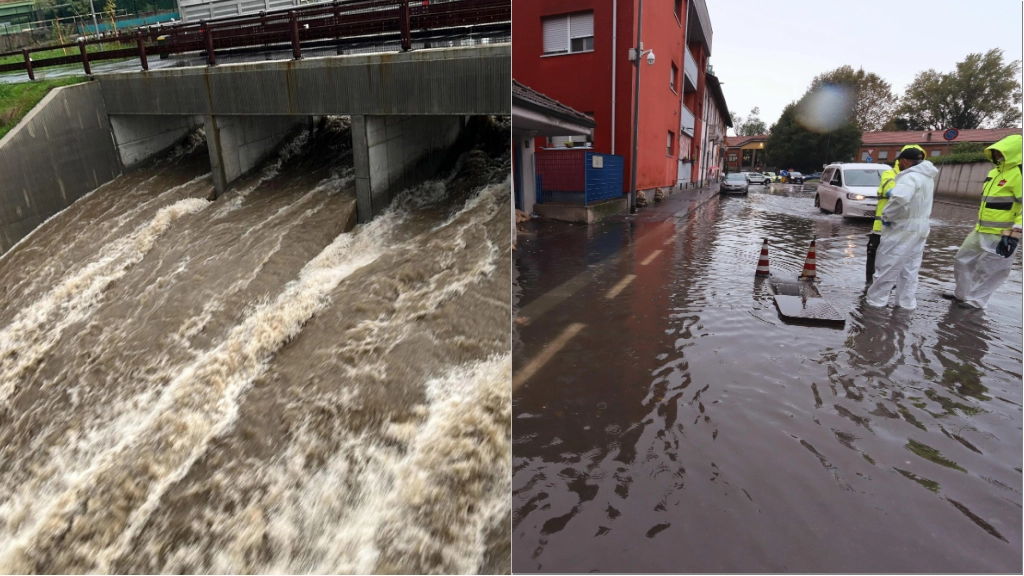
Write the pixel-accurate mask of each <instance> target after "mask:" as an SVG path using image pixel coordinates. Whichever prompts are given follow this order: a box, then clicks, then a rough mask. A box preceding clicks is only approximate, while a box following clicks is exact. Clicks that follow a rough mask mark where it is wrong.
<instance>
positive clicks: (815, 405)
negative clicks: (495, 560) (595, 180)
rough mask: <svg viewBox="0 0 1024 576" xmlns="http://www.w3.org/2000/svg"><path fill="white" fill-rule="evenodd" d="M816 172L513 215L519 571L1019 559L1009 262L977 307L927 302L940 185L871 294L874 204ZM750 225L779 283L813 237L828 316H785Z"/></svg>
mask: <svg viewBox="0 0 1024 576" xmlns="http://www.w3.org/2000/svg"><path fill="white" fill-rule="evenodd" d="M814 188H815V186H814V185H813V184H810V185H806V186H803V187H800V186H795V187H794V186H782V185H774V186H772V187H771V188H763V187H751V191H750V194H749V195H748V196H742V195H738V196H714V195H711V194H709V193H704V194H703V195H701V196H695V195H694V194H692V193H691V194H689V195H688V196H687V195H682V194H681V195H677V196H672V197H670V198H669V199H668V201H667V202H665V203H663V204H660V205H656V206H653V207H649V208H647V209H645V210H643V211H641V213H640V214H639V215H638V216H635V217H628V216H622V217H616V218H615V219H612V220H608V221H605V222H602V223H600V224H596V225H591V226H589V227H588V226H582V225H572V224H565V223H557V222H547V221H531V222H528V223H526V224H525V225H524V227H525V228H526V230H525V231H524V232H521V233H520V234H519V243H518V250H517V252H516V253H515V254H516V256H515V260H514V265H513V272H512V273H513V306H514V310H513V312H514V315H515V316H516V320H515V322H514V328H513V415H512V417H513V479H512V511H513V516H512V521H513V533H512V544H513V570H514V571H516V572H536V571H544V572H560V571H570V572H587V571H597V570H600V571H608V572H614V571H625V572H638V571H651V572H654V571H673V572H680V571H845V572H861V571H863V572H868V571H888V572H916V571H928V572H939V571H941V572H950V571H953V572H956V571H960V572H964V571H970V572H986V571H1000V572H1018V573H1019V572H1020V571H1021V569H1022V566H1021V554H1022V546H1021V538H1022V534H1021V522H1022V512H1021V503H1022V496H1021V467H1022V463H1021V460H1022V458H1021V451H1022V441H1021V440H1022V434H1021V430H1022V413H1021V404H1022V393H1021V377H1022V368H1021V365H1022V361H1021V333H1022V320H1021V318H1022V307H1021V295H1022V287H1021V267H1020V256H1017V257H1016V258H1017V264H1016V265H1015V268H1014V270H1015V273H1014V274H1013V276H1012V277H1011V279H1010V280H1009V281H1008V282H1007V283H1006V284H1004V286H1003V287H1002V288H1001V289H1000V290H999V291H998V292H997V293H996V295H995V296H993V298H992V301H991V302H990V304H989V308H988V309H987V310H984V311H978V310H971V309H964V308H961V307H959V305H957V304H955V303H951V302H949V301H947V300H945V299H943V298H941V296H940V293H941V291H943V290H948V289H952V287H953V283H952V266H953V256H954V255H955V253H956V249H957V247H958V246H959V244H960V243H961V242H962V240H963V239H964V238H965V237H966V235H967V234H968V232H969V230H970V223H971V222H972V220H973V218H974V217H975V213H976V209H975V208H973V207H963V206H957V205H952V204H946V203H939V202H937V203H936V204H935V208H934V210H933V219H932V231H931V236H930V238H929V240H928V245H927V248H926V252H925V256H924V262H923V265H922V269H921V282H920V287H919V290H918V308H917V309H916V310H914V311H905V310H898V309H897V310H894V309H893V308H891V307H890V308H888V309H884V310H875V309H871V308H866V306H865V305H864V304H863V293H864V290H865V285H864V258H865V244H866V237H865V235H866V234H867V233H868V231H869V229H870V221H864V220H844V219H843V218H842V217H839V216H834V215H831V214H825V213H822V212H820V211H819V210H818V209H816V208H814V207H813V197H814ZM701 200H705V201H703V202H701ZM765 237H767V238H769V240H770V242H771V243H772V248H771V266H772V272H773V274H774V275H776V276H779V277H783V278H787V279H788V278H795V277H796V276H797V274H799V272H800V270H801V267H802V265H803V260H804V257H805V255H806V252H807V246H808V244H809V242H810V240H811V238H812V237H817V238H818V242H817V268H818V275H819V278H820V284H819V290H820V291H821V293H822V295H823V296H824V297H825V298H827V299H828V300H829V301H831V302H832V304H833V305H834V306H835V307H836V308H837V309H839V311H840V312H842V313H843V314H845V315H846V319H847V322H846V326H845V328H842V329H835V328H825V327H821V328H819V327H806V326H794V325H789V324H784V323H783V322H782V321H781V320H780V319H779V316H778V313H777V311H776V309H775V306H774V305H773V303H772V298H771V294H770V292H769V289H768V286H766V285H765V283H763V282H757V281H755V279H754V270H755V267H756V266H757V260H758V254H759V251H760V248H761V240H762V238H765Z"/></svg>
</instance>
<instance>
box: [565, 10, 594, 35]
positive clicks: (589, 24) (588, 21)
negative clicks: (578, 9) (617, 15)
mask: <svg viewBox="0 0 1024 576" xmlns="http://www.w3.org/2000/svg"><path fill="white" fill-rule="evenodd" d="M593 35H594V13H593V12H584V13H582V14H573V15H571V16H569V37H570V38H587V37H589V36H593Z"/></svg>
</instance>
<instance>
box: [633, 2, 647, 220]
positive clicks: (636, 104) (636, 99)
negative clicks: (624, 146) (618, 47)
mask: <svg viewBox="0 0 1024 576" xmlns="http://www.w3.org/2000/svg"><path fill="white" fill-rule="evenodd" d="M643 17H644V0H640V8H639V10H638V11H637V15H636V53H635V58H633V66H634V67H635V68H636V86H634V87H633V155H632V156H633V157H632V164H633V167H632V169H631V170H630V171H629V179H630V183H629V213H630V214H636V154H637V148H638V147H639V140H637V138H638V137H639V133H640V57H641V54H643V45H644V43H643V41H641V36H640V33H641V32H642V31H643V23H644V19H643Z"/></svg>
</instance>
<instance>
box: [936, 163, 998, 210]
mask: <svg viewBox="0 0 1024 576" xmlns="http://www.w3.org/2000/svg"><path fill="white" fill-rule="evenodd" d="M938 168H939V176H938V179H937V180H936V182H935V194H936V195H938V196H943V197H946V198H956V199H959V200H972V201H973V200H978V201H980V199H981V191H982V187H983V186H984V185H985V178H986V177H988V172H989V170H991V169H992V164H991V163H990V162H974V163H972V164H943V165H941V166H939V167H938Z"/></svg>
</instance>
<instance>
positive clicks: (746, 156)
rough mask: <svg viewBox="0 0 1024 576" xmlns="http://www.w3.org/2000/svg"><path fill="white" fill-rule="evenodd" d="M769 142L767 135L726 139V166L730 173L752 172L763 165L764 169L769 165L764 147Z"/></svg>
mask: <svg viewBox="0 0 1024 576" xmlns="http://www.w3.org/2000/svg"><path fill="white" fill-rule="evenodd" d="M767 141H768V135H767V134H757V135H756V136H729V137H728V138H726V146H725V166H726V168H727V171H728V172H752V171H753V170H754V169H755V168H756V167H757V165H758V163H760V164H761V167H762V169H763V168H766V167H767V165H768V163H767V159H766V157H765V152H764V145H765V142H767Z"/></svg>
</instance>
